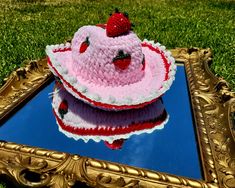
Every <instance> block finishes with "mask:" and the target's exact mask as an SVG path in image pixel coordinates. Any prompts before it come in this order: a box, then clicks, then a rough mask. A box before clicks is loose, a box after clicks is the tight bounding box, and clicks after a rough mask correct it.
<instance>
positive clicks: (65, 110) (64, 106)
mask: <svg viewBox="0 0 235 188" xmlns="http://www.w3.org/2000/svg"><path fill="white" fill-rule="evenodd" d="M58 112H59V114H60V116H61V118H62V119H63V118H64V115H65V114H67V113H68V102H67V101H66V100H63V101H62V102H61V103H60V106H59V109H58Z"/></svg>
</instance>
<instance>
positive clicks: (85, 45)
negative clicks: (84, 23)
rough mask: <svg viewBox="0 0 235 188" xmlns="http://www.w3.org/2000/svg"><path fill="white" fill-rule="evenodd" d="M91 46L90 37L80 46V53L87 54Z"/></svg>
mask: <svg viewBox="0 0 235 188" xmlns="http://www.w3.org/2000/svg"><path fill="white" fill-rule="evenodd" d="M89 45H90V42H89V37H86V40H85V41H84V42H82V44H81V46H80V49H79V52H80V53H83V52H85V51H86V49H87V47H88V46H89Z"/></svg>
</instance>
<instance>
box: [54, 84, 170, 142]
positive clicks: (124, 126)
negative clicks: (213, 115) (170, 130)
mask: <svg viewBox="0 0 235 188" xmlns="http://www.w3.org/2000/svg"><path fill="white" fill-rule="evenodd" d="M64 100H66V101H67V103H68V109H67V112H66V114H64V115H63V116H61V114H60V113H59V107H60V104H61V102H62V101H64ZM52 107H53V113H54V115H55V119H56V122H57V124H58V127H59V131H60V132H62V133H63V134H65V135H66V136H67V137H70V138H73V139H75V140H79V139H82V140H84V141H85V142H88V141H89V140H93V141H95V142H100V141H107V142H109V143H112V142H113V141H115V140H118V139H128V138H129V137H131V136H132V135H139V134H143V133H152V132H153V131H155V130H161V129H163V128H164V125H165V124H166V123H167V121H168V119H169V115H168V114H167V112H166V110H165V108H164V105H163V103H162V100H160V99H159V100H157V101H156V102H154V103H152V104H151V105H148V106H146V107H144V108H141V109H133V110H128V111H119V112H108V111H103V110H99V109H97V108H93V107H91V106H90V105H88V104H85V103H83V102H81V101H79V100H77V99H76V98H75V97H73V96H72V95H71V94H69V93H68V92H67V91H66V90H64V89H63V88H61V89H59V90H57V91H56V92H54V95H53V101H52Z"/></svg>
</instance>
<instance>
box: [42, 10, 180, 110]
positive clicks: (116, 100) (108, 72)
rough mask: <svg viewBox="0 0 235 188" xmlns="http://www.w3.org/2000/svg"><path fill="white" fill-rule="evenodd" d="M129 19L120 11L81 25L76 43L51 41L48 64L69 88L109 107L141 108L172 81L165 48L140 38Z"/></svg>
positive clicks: (170, 61) (171, 63)
mask: <svg viewBox="0 0 235 188" xmlns="http://www.w3.org/2000/svg"><path fill="white" fill-rule="evenodd" d="M129 29H130V23H129V19H128V18H126V17H125V15H124V14H122V13H119V12H116V13H114V14H113V15H112V16H111V17H110V19H109V20H108V22H107V25H106V26H105V27H103V28H101V27H98V26H83V27H81V28H80V29H79V30H78V31H77V32H76V33H75V35H74V37H73V39H72V43H71V44H70V43H67V44H65V45H64V44H61V45H51V46H47V48H46V53H47V55H48V65H49V67H50V69H51V71H52V72H53V73H54V74H55V76H57V77H58V78H59V79H60V80H61V82H62V84H63V85H64V87H65V89H66V90H67V91H68V92H70V93H71V94H72V95H73V96H75V97H76V98H78V99H81V100H83V101H84V102H86V103H88V104H90V105H92V106H96V107H99V108H102V109H107V110H124V109H132V108H141V107H143V106H146V105H148V104H151V103H152V102H154V101H156V100H157V99H158V98H159V97H160V96H161V95H162V94H164V93H165V91H166V90H168V89H169V88H170V86H171V84H172V82H173V80H174V75H175V71H176V66H175V64H174V62H175V61H174V58H173V57H172V56H171V53H170V52H169V51H167V50H166V48H165V47H164V46H162V45H160V44H159V43H154V42H153V41H147V40H144V41H143V42H141V40H140V39H139V38H138V37H137V35H136V34H135V33H134V32H132V31H130V30H129Z"/></svg>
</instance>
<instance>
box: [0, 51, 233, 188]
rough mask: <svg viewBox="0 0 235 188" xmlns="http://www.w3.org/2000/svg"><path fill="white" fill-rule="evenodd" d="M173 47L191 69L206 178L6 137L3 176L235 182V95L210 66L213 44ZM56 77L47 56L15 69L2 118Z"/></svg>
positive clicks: (95, 182) (67, 181) (0, 107)
mask: <svg viewBox="0 0 235 188" xmlns="http://www.w3.org/2000/svg"><path fill="white" fill-rule="evenodd" d="M171 52H172V54H173V56H174V57H175V58H176V61H177V62H180V63H184V65H185V68H186V75H187V80H188V86H189V90H190V97H191V103H192V108H193V112H194V119H195V125H196V127H195V129H196V132H197V139H198V143H199V148H200V156H201V163H202V169H203V173H204V180H195V179H190V178H185V177H179V176H176V175H170V174H165V173H160V172H155V171H150V170H145V169H140V168H136V167H131V166H127V165H122V164H117V163H111V162H106V161H102V160H96V159H92V158H87V157H82V156H79V155H70V154H67V153H62V152H56V151H49V150H45V149H41V148H36V147H29V146H25V145H19V144H15V143H10V142H4V141H0V154H1V155H0V175H5V177H9V178H11V179H13V180H14V182H17V183H19V184H22V185H26V186H31V187H42V186H50V187H55V188H59V187H63V188H65V187H72V186H73V185H74V184H75V183H76V182H84V183H85V184H87V185H88V186H91V187H108V188H110V187H168V188H170V187H172V188H173V187H195V188H207V187H208V188H209V187H235V127H234V126H235V125H234V124H235V115H234V114H235V94H234V93H233V92H231V91H230V89H229V87H228V84H227V83H226V82H225V81H224V80H223V79H220V78H217V77H215V76H214V75H213V74H212V73H211V71H210V70H209V67H208V64H209V63H210V62H211V61H212V59H211V51H210V50H209V49H197V48H191V49H186V48H179V49H173V50H171ZM51 78H52V75H51V73H50V71H49V70H48V67H47V65H46V60H45V59H43V60H40V61H33V62H31V63H29V65H27V66H26V67H25V68H21V69H18V70H17V71H14V72H13V73H12V74H11V75H10V76H9V78H8V79H7V81H6V83H5V84H4V86H3V87H2V88H0V99H1V101H0V120H1V121H3V120H4V118H5V117H6V116H7V115H9V114H10V112H12V111H13V110H14V109H16V107H17V106H18V105H20V104H22V102H23V101H25V99H27V98H28V97H30V96H32V95H33V94H35V92H36V91H37V90H40V88H41V87H42V86H43V85H45V83H46V82H48V81H49V80H50V79H51ZM1 121H0V122H1ZM27 174H31V175H33V176H34V177H36V179H37V181H36V180H35V179H34V181H32V180H30V179H29V178H27V177H28V176H27Z"/></svg>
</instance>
